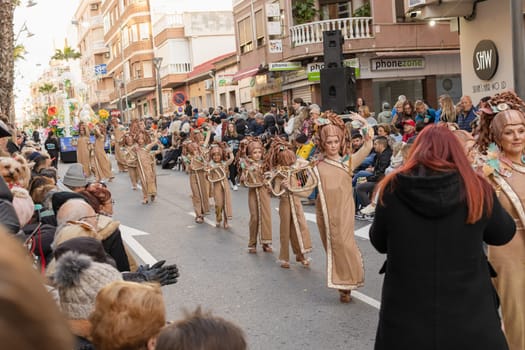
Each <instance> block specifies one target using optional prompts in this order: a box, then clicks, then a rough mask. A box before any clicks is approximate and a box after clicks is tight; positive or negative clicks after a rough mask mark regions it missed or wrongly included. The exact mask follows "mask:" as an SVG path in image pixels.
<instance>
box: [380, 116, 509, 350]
mask: <svg viewBox="0 0 525 350" xmlns="http://www.w3.org/2000/svg"><path fill="white" fill-rule="evenodd" d="M378 197H379V202H378V205H377V209H376V214H375V220H374V223H373V225H372V227H371V229H370V241H371V243H372V245H373V246H374V247H375V248H376V249H377V250H378V251H379V252H380V253H383V254H386V256H387V262H386V263H385V265H384V266H383V268H382V269H381V271H382V272H384V273H385V280H384V283H383V292H382V297H381V309H380V316H379V326H378V330H377V337H376V344H375V349H376V350H380V349H431V348H436V347H439V348H442V349H448V350H451V349H458V350H459V349H491V350H495V349H508V346H507V342H506V340H505V337H504V334H503V332H502V330H501V322H500V320H499V317H498V305H497V295H496V293H495V291H494V288H493V287H492V284H491V269H490V267H489V265H488V264H487V258H486V256H485V253H484V251H483V243H487V244H492V245H503V244H505V243H507V242H509V241H510V240H511V239H512V237H513V236H514V232H515V224H514V221H513V220H512V217H510V216H509V214H507V212H506V211H505V209H503V207H502V206H501V204H500V203H499V201H498V199H497V198H496V195H495V193H494V191H493V190H492V187H491V185H490V184H489V183H488V182H487V181H486V180H485V179H484V178H483V177H482V176H481V175H479V174H476V173H475V171H474V170H473V169H472V167H471V164H470V162H469V161H468V159H467V157H466V155H465V152H464V150H463V148H462V147H461V144H460V142H459V140H458V139H457V138H456V136H454V134H453V133H452V132H451V131H450V130H449V129H448V128H447V127H446V126H442V125H432V126H428V127H426V128H425V129H424V130H423V131H422V132H421V134H419V136H418V137H417V139H416V141H415V143H414V145H413V146H412V149H411V152H410V155H409V158H408V160H407V162H406V163H405V165H403V166H402V167H401V168H399V169H398V170H397V171H395V172H393V173H391V174H389V175H387V176H386V177H385V179H384V180H383V181H382V182H380V183H379V184H378ZM394 344H395V345H394Z"/></svg>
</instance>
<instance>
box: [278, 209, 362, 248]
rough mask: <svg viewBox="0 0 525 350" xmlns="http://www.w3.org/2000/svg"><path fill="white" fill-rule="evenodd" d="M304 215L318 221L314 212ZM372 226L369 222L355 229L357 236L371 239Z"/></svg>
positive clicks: (312, 220)
mask: <svg viewBox="0 0 525 350" xmlns="http://www.w3.org/2000/svg"><path fill="white" fill-rule="evenodd" d="M275 210H277V211H279V208H275ZM304 217H305V218H306V221H310V222H313V223H317V218H316V215H315V214H313V213H304ZM370 226H372V224H368V225H366V226H363V227H361V228H360V229H358V230H357V231H355V232H354V234H355V235H356V236H357V237H361V238H364V239H367V240H370V235H369V232H370Z"/></svg>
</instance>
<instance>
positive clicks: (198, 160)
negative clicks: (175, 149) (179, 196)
mask: <svg viewBox="0 0 525 350" xmlns="http://www.w3.org/2000/svg"><path fill="white" fill-rule="evenodd" d="M201 150H202V148H201V146H199V144H198V143H196V142H188V143H186V144H185V145H184V148H183V151H182V159H183V160H184V162H185V163H186V171H187V172H188V173H189V174H190V187H191V193H192V195H191V199H192V202H193V209H194V210H195V222H196V223H198V224H202V223H203V222H204V215H205V214H206V213H208V212H209V211H210V206H209V202H208V179H207V178H206V164H207V160H206V158H205V157H204V156H203V154H202V152H201Z"/></svg>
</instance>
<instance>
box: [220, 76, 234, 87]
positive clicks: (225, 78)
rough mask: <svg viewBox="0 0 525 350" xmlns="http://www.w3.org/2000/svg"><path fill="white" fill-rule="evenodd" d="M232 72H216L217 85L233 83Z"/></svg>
mask: <svg viewBox="0 0 525 350" xmlns="http://www.w3.org/2000/svg"><path fill="white" fill-rule="evenodd" d="M233 75H234V74H217V84H218V85H219V87H221V86H228V85H233Z"/></svg>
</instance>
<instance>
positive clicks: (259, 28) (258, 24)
mask: <svg viewBox="0 0 525 350" xmlns="http://www.w3.org/2000/svg"><path fill="white" fill-rule="evenodd" d="M255 37H256V39H257V47H259V46H262V45H264V44H265V40H264V39H265V38H264V16H263V12H262V10H259V11H257V12H255Z"/></svg>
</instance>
